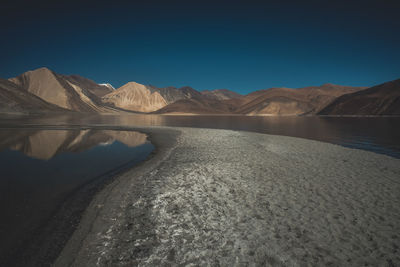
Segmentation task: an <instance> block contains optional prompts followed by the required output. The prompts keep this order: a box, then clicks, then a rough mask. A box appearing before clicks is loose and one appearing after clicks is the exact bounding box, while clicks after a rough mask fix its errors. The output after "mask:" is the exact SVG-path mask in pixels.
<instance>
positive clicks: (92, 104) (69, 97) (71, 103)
mask: <svg viewBox="0 0 400 267" xmlns="http://www.w3.org/2000/svg"><path fill="white" fill-rule="evenodd" d="M9 80H10V81H11V82H13V83H15V84H16V85H17V86H19V87H20V88H22V89H23V90H25V91H26V92H29V93H31V94H33V95H36V96H37V97H40V98H41V99H43V100H44V101H46V102H48V103H51V104H54V105H57V106H59V107H61V108H64V109H68V110H74V111H79V112H107V111H111V109H109V108H108V107H106V106H104V105H102V103H101V100H100V98H99V96H100V95H101V94H102V93H104V92H105V91H106V90H109V89H106V87H104V86H99V85H97V84H96V83H94V82H93V81H91V80H89V79H86V78H83V77H80V76H77V75H74V76H65V75H60V74H57V73H55V72H53V71H51V70H49V69H47V68H40V69H36V70H33V71H28V72H25V73H23V74H21V75H20V76H18V77H15V78H11V79H9Z"/></svg>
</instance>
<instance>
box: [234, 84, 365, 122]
mask: <svg viewBox="0 0 400 267" xmlns="http://www.w3.org/2000/svg"><path fill="white" fill-rule="evenodd" d="M363 88H364V87H349V86H340V85H333V84H325V85H321V86H315V87H304V88H299V89H289V88H271V89H267V90H260V91H256V92H254V93H251V94H249V95H246V96H244V97H242V98H241V99H240V101H239V103H237V105H238V108H237V109H236V110H235V113H238V114H248V115H304V114H316V113H317V112H318V111H319V110H320V109H321V108H323V107H325V106H326V105H327V104H329V103H330V102H331V101H333V100H334V99H335V98H336V97H338V96H340V95H343V94H346V93H351V92H356V91H358V90H361V89H363Z"/></svg>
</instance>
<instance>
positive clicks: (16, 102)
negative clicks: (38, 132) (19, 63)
mask: <svg viewBox="0 0 400 267" xmlns="http://www.w3.org/2000/svg"><path fill="white" fill-rule="evenodd" d="M45 111H55V112H65V111H66V110H65V109H63V108H60V107H58V106H56V105H53V104H50V103H48V102H46V101H44V100H43V99H41V98H40V97H37V96H36V95H34V94H31V93H29V92H27V91H26V90H24V89H23V88H21V87H19V86H18V85H16V84H14V83H12V82H10V81H8V80H4V79H1V78H0V112H26V113H41V112H45Z"/></svg>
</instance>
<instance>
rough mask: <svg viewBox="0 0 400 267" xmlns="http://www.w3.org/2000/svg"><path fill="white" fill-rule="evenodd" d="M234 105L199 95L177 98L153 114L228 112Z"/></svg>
mask: <svg viewBox="0 0 400 267" xmlns="http://www.w3.org/2000/svg"><path fill="white" fill-rule="evenodd" d="M234 110H235V106H234V105H232V104H230V103H226V102H224V101H221V100H217V99H213V98H209V97H205V96H201V97H193V98H189V99H181V100H178V101H176V102H174V103H172V104H170V105H168V106H166V107H164V108H162V109H159V110H157V111H155V112H154V113H155V114H229V113H232V112H233V111H234Z"/></svg>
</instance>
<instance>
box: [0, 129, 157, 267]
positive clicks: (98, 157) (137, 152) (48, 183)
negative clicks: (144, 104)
mask: <svg viewBox="0 0 400 267" xmlns="http://www.w3.org/2000/svg"><path fill="white" fill-rule="evenodd" d="M153 148H154V147H153V145H152V144H151V143H150V142H149V141H148V140H147V137H146V135H144V134H142V133H138V132H133V131H112V130H90V129H89V130H79V129H77V130H40V129H29V130H26V129H25V130H23V129H1V130H0V162H1V164H0V211H1V216H2V217H1V220H0V235H1V239H0V265H1V266H6V265H7V266H11V265H14V264H15V260H17V261H18V260H19V258H20V257H26V258H27V259H28V260H26V261H23V260H21V261H22V262H25V263H27V262H29V261H30V260H29V257H30V255H25V254H24V253H28V251H29V250H31V248H32V247H35V246H36V247H42V246H45V245H47V246H57V243H58V242H59V240H56V239H53V236H54V235H66V236H67V235H68V234H69V233H68V229H64V228H70V227H71V223H72V224H75V223H76V222H74V220H77V219H78V217H76V212H79V211H80V210H82V209H84V205H85V203H86V204H87V200H88V199H87V198H88V197H89V196H90V195H93V193H94V191H95V189H96V187H95V186H92V187H88V186H86V187H85V186H84V185H89V184H93V185H94V184H95V182H101V181H103V182H104V181H105V180H107V179H108V178H110V177H111V176H112V175H113V174H115V173H118V172H119V171H121V170H123V169H126V168H129V167H131V166H133V165H134V164H136V163H138V162H140V161H142V160H144V159H145V158H146V157H147V156H148V155H149V154H150V152H151V151H152V150H153ZM81 188H85V190H86V191H82V190H83V189H81ZM80 190H81V191H80ZM78 194H80V195H81V196H80V198H78V197H77V196H78ZM77 199H79V201H81V202H76V201H77ZM85 201H86V202H85ZM67 202H68V203H69V204H70V205H69V206H65V203H67ZM63 205H64V206H63ZM66 216H70V218H65V217H66ZM52 220H58V221H59V222H61V221H68V222H67V223H66V224H65V223H64V224H61V226H57V227H58V229H57V227H56V226H54V225H53V224H54V222H53V221H52ZM59 222H58V223H59ZM72 226H73V225H72ZM55 232H56V234H54V233H55ZM52 235H53V236H52ZM44 244H45V245H44ZM30 253H33V252H30ZM49 257H51V255H50V256H49ZM9 264H11V265H9Z"/></svg>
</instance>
